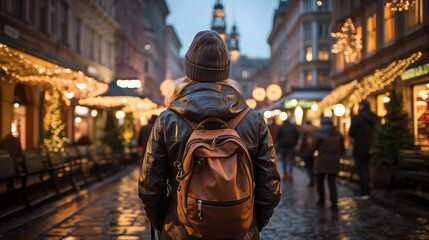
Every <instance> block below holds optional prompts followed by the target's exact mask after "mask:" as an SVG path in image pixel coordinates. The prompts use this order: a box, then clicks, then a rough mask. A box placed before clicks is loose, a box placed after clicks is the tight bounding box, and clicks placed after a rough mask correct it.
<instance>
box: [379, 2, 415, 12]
mask: <svg viewBox="0 0 429 240" xmlns="http://www.w3.org/2000/svg"><path fill="white" fill-rule="evenodd" d="M415 3H416V0H390V1H387V2H386V6H387V7H390V9H391V10H392V11H394V12H396V11H399V12H401V11H407V10H408V9H411V8H413V7H414V4H415Z"/></svg>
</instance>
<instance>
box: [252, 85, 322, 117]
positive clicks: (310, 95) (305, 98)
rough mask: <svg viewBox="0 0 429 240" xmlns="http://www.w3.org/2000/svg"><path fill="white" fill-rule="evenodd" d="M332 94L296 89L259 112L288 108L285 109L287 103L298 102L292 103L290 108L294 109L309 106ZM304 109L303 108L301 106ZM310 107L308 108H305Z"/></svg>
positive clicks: (315, 90) (320, 90)
mask: <svg viewBox="0 0 429 240" xmlns="http://www.w3.org/2000/svg"><path fill="white" fill-rule="evenodd" d="M329 93H330V90H329V89H309V88H295V89H292V92H291V93H289V94H287V95H286V96H284V97H282V98H280V99H279V100H277V101H276V102H274V103H272V104H270V105H268V106H266V107H264V108H262V109H260V110H259V112H261V113H263V112H265V111H267V110H271V109H276V108H287V107H285V102H286V101H291V100H296V104H295V103H294V102H295V101H292V102H291V104H290V107H291V108H293V107H294V106H298V105H300V103H301V104H304V103H305V105H307V104H308V103H312V102H314V101H320V100H321V99H323V98H324V97H325V96H326V95H328V94H329ZM301 107H303V106H301ZM304 107H308V106H304Z"/></svg>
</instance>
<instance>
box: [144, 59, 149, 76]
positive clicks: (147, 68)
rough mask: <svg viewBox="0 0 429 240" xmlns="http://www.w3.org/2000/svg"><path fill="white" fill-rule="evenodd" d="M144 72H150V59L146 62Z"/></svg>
mask: <svg viewBox="0 0 429 240" xmlns="http://www.w3.org/2000/svg"><path fill="white" fill-rule="evenodd" d="M144 72H145V73H149V61H145V62H144Z"/></svg>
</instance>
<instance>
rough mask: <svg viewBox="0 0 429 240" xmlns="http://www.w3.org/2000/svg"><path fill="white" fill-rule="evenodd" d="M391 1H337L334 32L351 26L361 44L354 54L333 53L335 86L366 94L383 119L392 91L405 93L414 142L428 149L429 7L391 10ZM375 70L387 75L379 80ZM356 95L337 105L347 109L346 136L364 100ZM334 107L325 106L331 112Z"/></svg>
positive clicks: (343, 127) (419, 1) (343, 120)
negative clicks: (352, 88)
mask: <svg viewBox="0 0 429 240" xmlns="http://www.w3.org/2000/svg"><path fill="white" fill-rule="evenodd" d="M389 2H391V1H385V0H377V1H359V0H353V1H341V0H333V10H334V12H335V14H334V15H333V31H334V32H341V31H342V28H343V27H348V26H349V25H351V24H353V26H354V28H355V33H354V34H355V36H357V39H360V41H361V44H360V46H359V48H356V49H354V51H353V52H352V53H354V55H351V54H346V53H345V51H338V53H336V54H335V58H334V61H333V64H332V73H333V76H332V81H333V85H334V86H335V87H336V89H339V88H347V87H344V86H347V85H348V86H352V85H354V84H355V85H358V86H360V88H359V89H360V91H366V92H365V94H364V96H363V98H365V97H366V99H367V100H369V101H370V103H371V109H372V110H373V111H374V112H376V113H377V115H378V116H379V117H381V118H382V117H383V116H384V115H385V114H386V109H385V107H384V102H385V101H386V99H388V89H389V88H390V87H391V86H392V84H397V85H396V88H398V89H402V93H403V101H404V110H405V111H406V112H407V113H408V115H409V116H410V118H411V119H412V123H410V125H411V126H412V127H413V131H414V135H415V142H416V144H417V145H421V146H423V147H425V148H428V147H429V133H428V131H427V129H428V128H429V118H428V115H427V114H428V113H429V111H428V109H429V108H428V107H427V106H428V102H427V100H429V99H428V97H427V96H428V95H427V94H428V93H429V31H428V30H429V18H428V16H429V2H428V1H425V0H416V1H414V2H415V3H414V5H413V6H412V7H410V8H409V9H408V10H403V11H393V10H392V7H391V6H390V5H389V4H388V3H389ZM404 2H408V1H404ZM348 19H350V20H348ZM347 21H348V23H347ZM334 50H335V49H334ZM337 50H338V49H337ZM340 50H341V49H340ZM348 56H353V58H350V57H349V58H348ZM377 71H378V72H382V73H383V75H382V76H378V75H377V73H376V72H377ZM355 80H356V82H354V81H355ZM368 80H370V81H371V82H373V83H374V84H375V85H374V87H372V89H366V88H369V87H366V85H367V82H368ZM362 89H363V90H362ZM334 90H335V89H334ZM357 93H359V92H357V91H356V90H354V91H350V92H348V93H347V94H346V96H347V97H346V98H345V99H344V100H338V101H337V102H336V103H342V104H344V105H346V108H347V109H346V112H345V115H344V116H342V117H341V123H342V124H341V125H340V128H341V130H342V131H344V132H347V131H348V127H349V125H350V119H351V117H353V115H354V114H356V112H357V111H356V106H357V102H358V101H359V100H360V98H357V97H356V95H357ZM332 97H335V96H332ZM386 97H387V98H386ZM361 98H362V97H361ZM333 103H335V102H333ZM331 107H332V105H331V106H327V108H328V110H330V109H331Z"/></svg>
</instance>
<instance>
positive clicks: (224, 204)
mask: <svg viewBox="0 0 429 240" xmlns="http://www.w3.org/2000/svg"><path fill="white" fill-rule="evenodd" d="M249 199H250V196H247V197H245V198H243V199H240V200H235V201H223V202H218V201H207V200H201V199H197V200H196V201H195V202H196V203H197V204H198V218H199V219H200V221H203V210H202V205H207V206H216V207H231V206H235V205H239V204H242V203H244V202H246V201H248V200H249Z"/></svg>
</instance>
